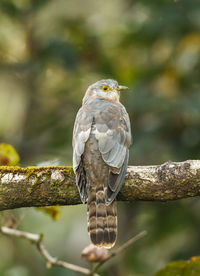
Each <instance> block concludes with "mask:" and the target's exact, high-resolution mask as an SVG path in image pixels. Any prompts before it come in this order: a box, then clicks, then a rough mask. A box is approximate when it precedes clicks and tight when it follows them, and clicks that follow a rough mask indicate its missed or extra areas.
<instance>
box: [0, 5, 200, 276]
mask: <svg viewBox="0 0 200 276" xmlns="http://www.w3.org/2000/svg"><path fill="white" fill-rule="evenodd" d="M103 78H113V79H116V80H118V82H119V83H120V84H122V85H126V86H128V87H129V88H130V90H129V92H124V93H123V95H121V99H122V103H123V104H124V105H125V106H126V108H127V111H128V113H129V115H130V119H131V124H132V133H133V145H132V147H131V150H130V162H129V163H130V164H132V165H147V164H160V163H162V162H165V161H167V160H172V161H184V160H187V159H199V154H200V82H199V81H200V2H199V0H173V1H172V0H151V1H149V0H134V1H133V0H112V1H111V0H97V1H94V0H85V1H82V0H73V1H69V0H56V1H53V0H52V1H50V0H1V1H0V142H4V143H10V144H12V145H13V146H14V147H15V148H16V149H17V151H18V153H19V154H20V157H21V165H22V166H28V165H41V164H47V165H48V164H51V165H70V164H71V163H72V147H71V139H72V129H73V123H74V119H75V115H76V113H77V110H78V108H79V107H80V105H81V99H82V97H83V95H84V92H85V90H86V89H87V87H88V85H90V84H91V83H93V82H96V81H97V80H99V79H103ZM24 212H26V216H25V218H24V220H23V221H22V222H21V223H20V225H19V228H20V229H23V230H26V231H30V232H35V233H40V232H42V233H44V235H45V245H46V246H47V248H48V249H49V250H50V252H51V253H52V254H53V255H55V256H58V257H59V258H62V259H65V260H67V261H69V262H73V263H76V264H81V265H87V264H85V263H84V261H83V260H81V258H80V252H81V250H82V249H83V248H84V247H85V246H86V245H87V244H88V243H89V238H88V236H87V230H86V229H87V225H86V207H85V206H73V207H61V215H60V218H59V219H58V220H57V221H56V222H54V221H52V219H51V217H48V216H46V215H45V214H44V213H42V212H39V211H38V210H36V209H34V208H30V209H29V210H28V211H25V210H24V209H21V210H15V211H13V214H14V216H15V217H17V218H18V217H19V216H20V215H21V214H22V213H24ZM118 213H119V237H118V242H117V245H120V244H122V243H123V242H124V241H126V240H127V239H128V238H130V237H132V236H133V235H135V234H137V233H138V232H139V231H141V230H144V229H146V230H147V231H148V236H147V237H145V238H143V239H142V240H140V241H138V242H137V243H136V244H134V245H133V246H132V247H131V248H129V249H128V250H127V251H126V252H124V254H122V255H121V256H118V257H117V258H116V259H113V261H112V262H111V263H110V264H108V265H107V266H106V268H105V269H103V270H102V275H117V276H118V275H119V276H121V275H123V276H124V275H125V276H126V275H130V276H132V275H133V276H149V275H153V274H154V273H155V271H157V270H158V269H159V268H161V267H162V266H164V265H166V264H167V263H168V262H170V261H172V260H179V259H188V258H190V257H191V256H193V255H200V200H199V199H187V200H181V201H177V202H168V203H153V202H135V203H132V204H127V203H119V204H118ZM9 214H10V213H9V212H4V217H5V216H9ZM117 245H116V246H117ZM0 275H1V276H33V275H38V276H53V275H57V276H63V275H69V276H70V275H71V276H73V275H76V274H75V273H74V272H70V271H67V270H64V269H62V268H52V269H51V270H47V269H46V267H45V262H44V260H43V259H42V258H41V256H40V255H39V253H38V252H37V250H36V249H35V248H34V247H33V246H31V245H30V244H29V243H28V242H27V241H23V240H16V239H10V238H6V237H2V236H0Z"/></svg>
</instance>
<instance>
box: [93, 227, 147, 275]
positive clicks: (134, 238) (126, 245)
mask: <svg viewBox="0 0 200 276" xmlns="http://www.w3.org/2000/svg"><path fill="white" fill-rule="evenodd" d="M146 235H147V231H142V232H140V233H139V234H138V235H136V236H134V237H132V238H131V239H130V240H128V241H127V242H125V243H124V244H122V245H121V246H120V247H118V248H117V249H116V250H115V251H114V252H112V253H111V254H110V255H109V256H108V257H107V258H106V259H104V260H103V261H101V262H100V263H99V264H97V265H96V266H95V267H94V269H93V273H95V272H96V271H97V270H98V269H99V268H100V267H101V266H102V265H103V264H104V263H105V262H107V261H108V260H110V259H111V258H113V257H115V256H117V255H118V254H120V253H121V252H122V251H124V250H125V249H127V248H128V247H129V246H131V245H132V244H133V243H135V242H136V241H138V240H139V239H141V238H143V237H144V236H146Z"/></svg>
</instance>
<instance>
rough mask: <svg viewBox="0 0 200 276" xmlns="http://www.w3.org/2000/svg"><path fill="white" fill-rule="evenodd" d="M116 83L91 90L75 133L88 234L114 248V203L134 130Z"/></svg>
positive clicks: (75, 165)
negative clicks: (86, 209)
mask: <svg viewBox="0 0 200 276" xmlns="http://www.w3.org/2000/svg"><path fill="white" fill-rule="evenodd" d="M122 89H126V87H124V86H119V85H118V83H117V82H116V81H114V80H101V81H98V82H96V83H95V84H93V85H91V86H89V88H88V89H87V91H86V94H85V96H84V98H83V105H82V107H81V108H80V110H79V111H78V114H77V116H76V120H75V124H74V131H73V169H74V172H75V174H76V184H77V187H78V190H79V193H80V197H81V200H82V202H83V203H86V202H87V204H88V231H89V234H90V237H91V240H92V242H93V243H94V244H95V245H97V246H99V247H101V246H104V247H112V246H113V245H114V243H115V240H116V235H117V217H116V207H115V203H114V202H113V201H114V199H115V198H116V196H117V193H118V192H119V190H120V188H121V186H122V184H123V182H124V178H125V174H126V169H127V165H128V156H129V150H128V148H129V146H130V144H131V130H130V120H129V116H128V114H127V112H126V110H125V108H124V106H123V105H122V104H121V103H120V102H119V97H120V92H119V91H120V90H122Z"/></svg>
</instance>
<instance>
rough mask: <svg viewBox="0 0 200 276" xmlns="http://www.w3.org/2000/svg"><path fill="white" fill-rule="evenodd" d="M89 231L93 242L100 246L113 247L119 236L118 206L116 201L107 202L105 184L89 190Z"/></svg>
mask: <svg viewBox="0 0 200 276" xmlns="http://www.w3.org/2000/svg"><path fill="white" fill-rule="evenodd" d="M87 211H88V233H89V235H90V239H91V241H92V243H93V244H94V245H96V246H98V247H106V248H111V247H112V246H114V244H115V241H116V238H117V208H116V204H115V202H113V203H111V204H110V205H108V206H107V205H106V203H105V190H104V189H103V185H102V186H101V187H98V189H96V188H95V187H90V189H89V192H88V205H87Z"/></svg>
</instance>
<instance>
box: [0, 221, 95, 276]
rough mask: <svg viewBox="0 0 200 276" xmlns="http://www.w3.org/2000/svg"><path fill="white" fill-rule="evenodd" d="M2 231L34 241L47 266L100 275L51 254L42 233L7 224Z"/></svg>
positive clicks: (0, 230)
mask: <svg viewBox="0 0 200 276" xmlns="http://www.w3.org/2000/svg"><path fill="white" fill-rule="evenodd" d="M0 232H1V233H2V234H4V235H7V236H13V237H17V238H24V239H27V240H29V241H30V242H32V243H34V244H35V245H36V247H37V248H38V250H39V252H40V254H41V255H42V256H43V257H44V258H45V259H46V261H47V267H49V268H50V267H51V266H52V265H55V266H61V267H63V268H66V269H70V270H73V271H76V272H79V273H81V274H84V275H93V276H99V275H98V274H96V273H95V272H94V273H93V274H92V273H91V271H90V270H89V269H87V268H84V267H81V266H77V265H74V264H70V263H67V262H65V261H61V260H58V259H57V258H55V257H53V256H51V255H50V253H49V252H48V251H47V249H46V248H45V246H44V245H43V243H42V238H43V237H42V235H38V234H33V233H29V232H24V231H20V230H16V229H11V228H8V227H5V226H2V227H1V228H0Z"/></svg>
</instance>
